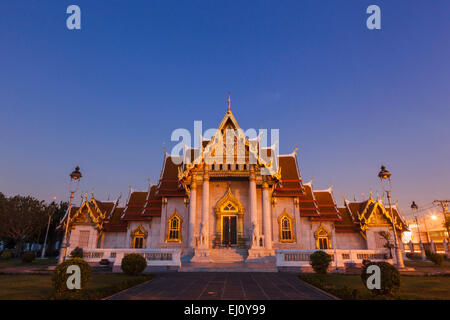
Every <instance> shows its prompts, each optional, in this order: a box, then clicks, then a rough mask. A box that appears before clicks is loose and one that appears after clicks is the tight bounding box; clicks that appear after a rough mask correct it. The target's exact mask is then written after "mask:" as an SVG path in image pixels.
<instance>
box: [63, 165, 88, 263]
mask: <svg viewBox="0 0 450 320" xmlns="http://www.w3.org/2000/svg"><path fill="white" fill-rule="evenodd" d="M82 176H83V175H82V174H81V172H80V167H79V166H77V167H76V168H75V170H74V171H72V173H71V174H70V184H69V191H70V201H69V208H68V209H67V219H66V230H65V232H64V240H63V243H62V246H61V252H60V254H59V262H60V263H61V262H63V261H65V260H66V255H67V248H68V246H69V239H68V238H67V232H68V230H69V223H70V211H71V210H72V202H73V197H74V195H75V193H76V192H77V191H78V186H79V184H80V179H81V177H82Z"/></svg>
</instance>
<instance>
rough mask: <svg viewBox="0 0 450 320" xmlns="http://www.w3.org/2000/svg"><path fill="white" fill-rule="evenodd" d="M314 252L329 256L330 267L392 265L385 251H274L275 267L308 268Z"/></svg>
mask: <svg viewBox="0 0 450 320" xmlns="http://www.w3.org/2000/svg"><path fill="white" fill-rule="evenodd" d="M316 251H324V252H326V253H328V254H329V255H330V256H331V264H330V267H338V268H344V267H345V264H346V263H355V264H361V263H362V262H363V260H371V261H386V262H389V263H393V261H392V259H390V258H388V256H389V254H388V253H387V250H343V249H336V250H334V249H329V250H288V249H283V250H276V251H275V252H276V256H277V262H276V263H277V267H305V266H309V265H310V263H309V256H310V255H311V254H313V253H314V252H316Z"/></svg>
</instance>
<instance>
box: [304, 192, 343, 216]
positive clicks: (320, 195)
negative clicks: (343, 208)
mask: <svg viewBox="0 0 450 320" xmlns="http://www.w3.org/2000/svg"><path fill="white" fill-rule="evenodd" d="M314 198H315V199H316V203H317V206H318V207H319V214H320V218H311V220H321V221H324V220H334V221H340V220H341V217H340V215H339V211H338V208H337V206H336V203H335V201H334V199H333V195H332V194H331V191H328V190H326V191H314Z"/></svg>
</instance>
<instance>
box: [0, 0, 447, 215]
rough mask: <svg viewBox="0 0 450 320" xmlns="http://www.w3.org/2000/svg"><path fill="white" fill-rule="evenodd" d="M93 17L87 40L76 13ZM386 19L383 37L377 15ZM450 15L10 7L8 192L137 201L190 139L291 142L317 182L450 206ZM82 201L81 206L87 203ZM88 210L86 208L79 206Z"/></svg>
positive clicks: (261, 4)
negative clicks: (232, 124) (224, 129)
mask: <svg viewBox="0 0 450 320" xmlns="http://www.w3.org/2000/svg"><path fill="white" fill-rule="evenodd" d="M70 4H76V5H79V6H80V8H81V13H82V14H81V15H82V21H81V27H82V29H81V30H72V31H71V30H68V29H67V28H66V18H67V17H68V14H66V8H67V6H69V5H70ZM371 4H377V5H379V6H380V8H381V30H368V29H367V28H366V19H367V17H368V14H366V8H367V7H368V6H369V5H371ZM449 13H450V1H448V0H441V1H438V0H434V1H412V0H405V1H400V0H397V1H378V0H377V1H364V0H355V1H349V0H345V1H344V0H342V1H323V0H322V1H317V0H311V1H299V0H295V1H262V0H261V1H256V0H251V1H235V0H229V1H211V0H203V1H194V0H189V1H170V0H164V1H162V0H161V1H150V0H147V1H93V0H89V1H84V0H83V1H81V0H71V1H63V0H61V1H31V0H29V1H2V2H0V150H1V156H0V191H1V192H3V193H5V194H7V195H14V194H30V195H33V196H35V197H38V198H40V199H43V200H46V201H50V200H51V199H52V197H53V196H56V197H57V198H58V199H59V200H65V199H67V198H68V174H69V173H70V172H71V170H73V167H74V166H75V165H80V167H81V171H82V172H83V174H84V177H83V179H82V182H81V186H80V189H81V190H82V191H84V192H90V190H91V189H94V191H95V194H96V196H97V197H98V198H100V199H106V198H107V197H108V196H110V197H111V199H112V198H115V197H117V196H118V195H119V194H120V193H123V195H124V197H126V195H127V192H128V186H129V185H130V184H131V185H132V186H133V187H134V188H137V189H145V188H146V186H147V179H148V178H150V179H151V180H152V181H153V182H157V180H158V179H159V173H160V170H161V167H162V160H163V149H162V148H163V147H162V145H163V142H166V147H167V149H170V146H172V145H173V143H172V144H171V143H170V135H171V132H172V131H173V130H174V129H176V128H187V129H190V130H192V129H193V121H194V120H202V121H203V126H204V128H212V127H217V125H218V124H219V122H220V120H221V119H222V117H223V115H224V113H225V112H226V99H227V92H228V91H231V100H232V102H231V104H232V111H233V113H234V115H235V116H236V118H237V120H238V122H239V124H240V126H241V127H242V128H244V129H247V128H257V129H258V128H260V127H262V128H269V129H270V128H279V129H280V149H281V153H290V152H292V151H293V149H294V148H295V146H296V145H297V144H298V146H299V164H300V170H301V172H302V175H303V178H304V180H305V181H308V180H309V179H311V178H312V177H313V178H314V186H315V188H318V189H325V188H328V187H329V186H330V185H331V184H332V185H333V188H334V194H335V197H336V199H337V201H338V203H340V204H341V203H342V200H341V195H344V196H346V197H347V198H348V199H353V198H354V197H356V198H357V199H361V193H365V195H366V196H367V195H368V194H369V192H370V190H373V191H374V193H376V191H377V190H380V189H381V188H380V185H379V182H378V180H377V173H378V171H379V167H380V165H381V164H382V163H384V164H385V165H386V166H387V167H388V169H390V170H391V171H392V179H393V198H394V199H396V200H399V204H400V207H401V208H403V209H405V213H407V212H408V211H409V205H410V203H411V201H412V200H415V201H416V202H417V203H418V204H419V205H420V206H425V205H426V204H429V203H431V201H432V200H434V199H437V198H450V139H449V138H450V125H449V119H450V108H449V107H450V106H449V101H450V19H449ZM78 197H79V196H77V198H78ZM78 201H79V198H78Z"/></svg>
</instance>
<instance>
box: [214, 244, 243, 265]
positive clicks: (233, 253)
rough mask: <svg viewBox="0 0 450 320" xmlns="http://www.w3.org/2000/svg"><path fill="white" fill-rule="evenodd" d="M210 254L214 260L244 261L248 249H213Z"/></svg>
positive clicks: (226, 261)
mask: <svg viewBox="0 0 450 320" xmlns="http://www.w3.org/2000/svg"><path fill="white" fill-rule="evenodd" d="M210 256H211V259H212V260H213V261H214V262H225V263H232V262H242V261H245V259H246V258H247V256H248V251H247V250H245V249H235V248H224V249H211V250H210Z"/></svg>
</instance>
